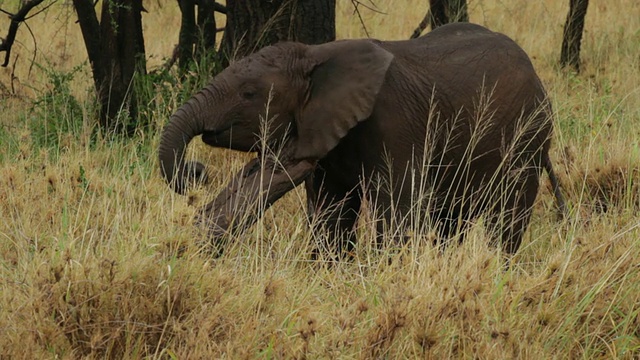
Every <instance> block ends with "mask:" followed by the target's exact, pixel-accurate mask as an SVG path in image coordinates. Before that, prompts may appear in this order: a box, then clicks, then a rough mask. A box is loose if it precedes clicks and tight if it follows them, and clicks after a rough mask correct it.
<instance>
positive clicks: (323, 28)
mask: <svg viewBox="0 0 640 360" xmlns="http://www.w3.org/2000/svg"><path fill="white" fill-rule="evenodd" d="M335 5H336V3H335V0H273V1H264V0H244V1H239V0H228V1H227V25H226V29H225V33H224V36H223V38H222V45H221V51H222V52H223V55H224V57H225V58H226V59H227V60H228V59H232V58H240V57H243V56H246V55H248V54H251V53H252V52H254V51H256V50H258V49H260V48H262V47H264V46H266V45H271V44H274V43H277V42H279V41H299V42H302V43H305V44H321V43H325V42H328V41H333V40H335V38H336V29H335Z"/></svg>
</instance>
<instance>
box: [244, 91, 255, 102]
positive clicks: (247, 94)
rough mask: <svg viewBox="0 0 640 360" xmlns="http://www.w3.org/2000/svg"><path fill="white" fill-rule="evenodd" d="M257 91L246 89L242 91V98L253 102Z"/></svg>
mask: <svg viewBox="0 0 640 360" xmlns="http://www.w3.org/2000/svg"><path fill="white" fill-rule="evenodd" d="M256 95H257V91H256V90H254V89H245V90H243V91H242V98H244V99H245V100H252V99H254V98H255V97H256Z"/></svg>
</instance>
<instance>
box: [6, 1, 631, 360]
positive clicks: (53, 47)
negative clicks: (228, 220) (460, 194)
mask: <svg viewBox="0 0 640 360" xmlns="http://www.w3.org/2000/svg"><path fill="white" fill-rule="evenodd" d="M62 3H67V2H60V5H57V6H54V7H52V8H51V9H49V10H48V11H47V12H46V13H44V14H40V15H39V16H38V17H36V18H34V19H32V20H30V22H29V25H30V27H31V29H32V30H33V33H34V34H35V37H36V39H37V48H38V51H37V54H36V56H35V63H36V64H37V65H34V66H31V57H32V56H33V48H34V45H33V40H32V39H31V37H30V35H29V34H28V31H27V29H26V28H25V27H22V28H21V30H20V34H19V37H18V41H19V42H20V43H19V44H16V46H15V48H14V53H13V56H12V57H13V59H12V61H11V66H10V67H8V68H3V69H2V70H1V72H0V95H1V97H0V104H1V105H0V106H1V107H0V109H2V112H1V114H0V333H2V336H0V358H3V359H4V358H7V359H9V358H12V359H13V358H29V359H31V358H63V359H67V358H84V357H88V358H103V357H111V358H180V359H194V358H435V359H440V358H487V359H503V358H530V359H549V358H626V359H632V358H636V359H637V358H638V357H640V191H639V188H640V165H639V164H640V142H639V139H640V85H639V84H640V6H638V5H637V3H636V2H635V1H632V0H612V1H607V2H600V1H598V2H592V4H591V5H590V8H589V12H588V15H587V20H586V32H585V37H584V41H583V48H582V60H583V72H582V73H581V74H579V75H576V74H573V73H571V72H568V71H563V70H560V69H559V68H558V66H557V59H558V58H559V51H560V42H561V35H562V24H563V22H564V18H565V16H566V13H567V8H568V1H556V0H546V1H525V0H518V1H511V2H502V1H493V0H486V1H473V0H472V1H469V6H470V18H471V20H472V21H473V22H477V23H480V24H483V25H486V26H488V27H490V28H491V29H493V30H497V31H501V32H504V33H506V34H507V35H509V36H511V37H512V38H514V39H515V40H516V41H517V42H518V43H519V44H520V45H521V46H522V47H523V48H524V49H525V50H526V51H527V52H528V53H529V54H530V56H531V57H532V59H533V62H534V65H535V66H536V68H537V70H538V72H539V74H540V76H541V78H542V79H543V82H544V83H545V85H546V86H547V88H548V90H549V93H550V95H551V99H552V101H553V105H554V109H555V111H556V130H555V139H554V145H553V148H552V154H551V155H552V159H553V161H554V162H555V166H556V171H557V172H558V173H559V175H560V177H561V181H562V184H563V186H564V188H563V191H564V194H565V196H566V198H567V201H568V204H569V207H570V215H569V216H568V218H567V219H565V220H564V221H559V220H558V219H557V218H556V215H555V213H554V210H553V197H552V196H551V193H550V191H549V186H548V181H547V180H546V176H544V177H543V186H542V189H541V191H540V194H539V200H538V203H537V205H536V208H535V213H534V216H533V219H532V222H531V225H530V228H529V230H528V232H527V234H526V236H525V240H524V243H523V246H522V248H521V250H520V251H519V252H518V254H517V256H516V257H515V258H514V259H513V261H512V262H511V266H510V267H509V268H508V269H505V268H504V267H503V260H502V255H501V254H500V252H499V251H498V250H497V249H496V248H494V247H491V246H489V245H488V242H489V240H488V238H487V236H486V235H485V233H484V232H483V230H482V226H481V225H478V226H474V227H472V229H471V231H470V234H469V235H468V237H467V241H466V242H465V243H464V244H462V245H460V246H451V247H448V248H447V249H446V250H444V251H440V250H439V249H437V248H434V247H433V246H432V245H431V244H430V243H429V242H426V241H422V242H421V241H419V240H416V239H414V240H413V241H410V243H409V244H408V245H407V246H406V247H404V248H401V249H394V250H393V252H392V251H386V252H385V251H383V252H382V253H381V252H379V251H375V250H374V249H373V248H372V246H371V244H372V242H373V239H372V238H373V235H372V232H371V231H369V230H367V229H368V228H367V224H366V223H364V224H363V231H361V233H362V234H361V235H362V236H361V237H360V239H361V242H360V243H359V245H358V246H357V248H356V251H355V254H354V259H353V260H352V261H348V262H341V263H338V264H334V265H333V266H324V265H325V264H324V263H323V262H322V261H319V262H311V261H310V260H309V251H310V248H311V245H310V243H311V238H310V234H309V231H308V230H307V226H306V215H305V213H304V208H305V201H304V192H303V191H301V190H299V189H298V190H296V191H294V192H292V193H290V194H288V195H287V196H286V197H285V198H284V199H282V200H281V201H280V202H278V203H277V204H276V205H275V206H273V208H272V209H271V210H269V211H268V212H267V213H266V215H265V216H264V218H263V219H262V221H260V222H259V223H258V224H257V225H256V226H254V227H253V228H252V229H251V231H248V232H246V233H245V234H244V235H242V236H241V237H240V238H239V239H238V240H237V241H236V242H235V243H234V244H233V245H232V246H231V247H230V248H228V251H227V252H226V253H225V254H224V256H222V257H221V258H217V259H212V258H210V257H208V256H207V255H205V254H202V253H201V252H200V251H199V248H198V246H197V245H196V239H195V237H196V236H197V234H196V233H195V232H194V230H193V228H192V224H191V219H192V217H193V215H194V213H195V211H196V209H197V208H198V206H199V205H202V204H203V203H204V202H205V201H206V199H207V198H210V196H211V195H210V194H211V193H216V192H217V190H219V189H220V188H221V187H222V186H223V185H224V184H225V183H226V181H227V180H228V179H229V177H230V175H231V174H233V173H234V172H235V171H237V170H238V169H239V167H240V166H242V164H243V162H244V161H245V160H246V159H247V156H246V155H243V154H237V153H233V152H231V151H226V150H211V149H205V148H204V146H201V145H197V146H193V147H192V148H193V150H192V153H193V156H195V157H197V158H199V159H202V160H204V162H205V163H208V164H209V165H210V173H211V174H212V177H213V183H212V184H210V185H209V187H208V188H202V187H201V188H197V189H194V190H192V191H191V192H190V194H189V196H188V197H183V196H179V195H176V194H174V193H172V192H171V191H170V190H169V188H168V187H167V186H166V184H165V183H164V181H163V180H162V179H161V177H160V176H159V171H158V165H157V160H156V155H157V152H156V148H157V144H158V139H159V132H160V129H161V128H162V125H163V124H164V123H165V122H166V121H167V119H168V117H169V115H170V114H171V113H172V112H173V111H174V110H175V109H176V108H177V107H178V106H179V105H180V104H181V103H182V101H184V99H185V98H186V96H188V94H189V93H190V92H192V91H194V89H195V88H196V87H198V86H200V84H201V83H202V81H203V80H206V76H203V75H202V74H199V72H198V71H194V72H193V73H192V75H193V76H194V77H198V75H200V79H199V80H198V81H192V82H191V83H189V84H190V85H189V86H190V87H188V86H187V85H181V84H179V83H178V82H177V81H175V75H176V74H168V75H167V74H165V75H163V76H164V78H160V79H156V81H155V82H154V83H148V84H143V85H142V86H146V87H147V93H148V101H147V102H146V103H145V104H146V105H145V106H144V109H143V111H144V114H145V115H146V118H147V119H148V121H149V124H150V126H149V127H148V128H147V130H146V131H140V132H139V134H138V136H136V137H135V138H133V139H119V140H118V139H116V140H112V139H110V138H109V137H105V136H101V135H97V136H96V135H95V132H94V131H93V127H94V125H95V123H96V119H95V116H94V109H95V105H94V99H93V97H92V96H91V90H90V89H91V77H90V72H89V67H88V65H87V63H86V52H85V49H84V47H83V45H82V41H81V38H80V31H79V29H78V25H77V24H75V23H74V20H75V16H74V13H73V11H72V9H71V8H70V7H69V5H62ZM401 3H402V4H401ZM0 4H2V6H4V7H7V6H9V2H8V1H0ZM375 4H376V5H377V7H378V9H379V10H380V11H382V12H384V13H386V14H379V13H375V12H372V11H368V10H366V9H363V10H362V15H363V17H364V21H365V24H366V25H367V28H368V30H369V33H370V35H371V36H372V37H376V38H381V39H399V38H406V37H408V36H409V35H410V34H411V33H412V31H413V29H414V26H415V25H416V24H417V23H418V22H419V21H420V19H421V17H422V16H423V11H424V7H425V5H426V1H417V0H413V1H406V2H397V1H391V0H378V1H375ZM145 6H147V9H148V10H149V13H146V14H144V15H143V16H144V17H143V21H144V27H145V36H146V46H147V53H148V56H149V57H150V68H152V69H153V68H154V67H157V66H159V65H160V64H161V63H162V61H163V57H166V56H168V55H169V54H170V53H171V50H172V46H173V45H174V43H175V42H177V36H178V31H177V29H178V26H179V13H178V9H177V6H176V4H175V1H169V0H166V1H157V2H156V1H153V2H149V3H148V4H146V5H145ZM338 6H339V9H338V19H337V25H338V36H339V37H340V38H351V37H362V36H364V32H363V31H362V29H361V26H360V23H359V21H358V18H357V16H355V15H354V14H353V13H352V7H351V5H350V2H347V1H339V4H338ZM7 28H8V21H7V20H6V19H5V18H3V19H2V20H1V22H0V29H1V30H2V31H6V29H7ZM169 29H170V31H169ZM3 56H4V54H3ZM16 57H18V59H17V61H15V63H14V59H15V58H16ZM14 64H15V66H14ZM12 77H13V79H12ZM389 258H392V259H393V261H388V260H389Z"/></svg>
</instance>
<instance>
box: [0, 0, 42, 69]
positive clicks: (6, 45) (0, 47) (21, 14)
mask: <svg viewBox="0 0 640 360" xmlns="http://www.w3.org/2000/svg"><path fill="white" fill-rule="evenodd" d="M43 1H44V0H29V1H27V2H24V3H23V4H22V7H21V8H20V10H18V12H17V13H15V14H11V13H9V12H7V11H5V10H2V9H0V11H2V12H3V13H5V14H7V15H9V18H10V19H11V25H9V33H8V34H7V37H6V39H1V40H2V43H0V52H1V51H5V52H6V55H5V58H4V63H3V64H2V67H7V65H9V57H10V56H11V47H12V46H13V43H14V41H15V40H16V34H17V33H18V27H19V26H20V23H21V22H23V21H25V20H26V18H27V15H28V14H29V11H31V9H33V8H34V7H36V6H38V5H40V4H41V3H42V2H43Z"/></svg>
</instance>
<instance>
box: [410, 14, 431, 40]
mask: <svg viewBox="0 0 640 360" xmlns="http://www.w3.org/2000/svg"><path fill="white" fill-rule="evenodd" d="M430 22H431V10H430V9H428V10H427V13H426V15H425V16H424V18H422V21H420V24H418V27H417V28H416V29H415V30H413V34H411V37H409V39H415V38H418V37H419V36H420V34H422V32H423V31H424V29H426V28H427V25H429V23H430Z"/></svg>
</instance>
